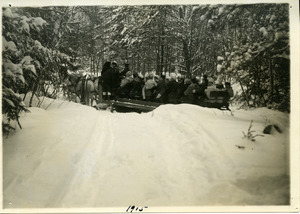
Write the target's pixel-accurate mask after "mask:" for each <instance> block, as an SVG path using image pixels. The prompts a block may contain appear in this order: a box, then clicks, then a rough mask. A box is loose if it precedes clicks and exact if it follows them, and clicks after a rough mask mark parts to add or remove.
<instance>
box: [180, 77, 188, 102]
mask: <svg viewBox="0 0 300 214" xmlns="http://www.w3.org/2000/svg"><path fill="white" fill-rule="evenodd" d="M185 80H187V78H184V77H180V78H178V103H182V98H183V97H184V92H185V90H186V89H187V87H188V86H189V84H186V81H185Z"/></svg>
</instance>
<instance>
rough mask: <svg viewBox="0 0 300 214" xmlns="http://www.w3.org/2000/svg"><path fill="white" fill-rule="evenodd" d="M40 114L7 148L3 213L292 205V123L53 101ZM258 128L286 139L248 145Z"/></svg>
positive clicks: (267, 113)
mask: <svg viewBox="0 0 300 214" xmlns="http://www.w3.org/2000/svg"><path fill="white" fill-rule="evenodd" d="M49 104H51V105H49ZM41 107H42V108H36V107H32V108H30V111H31V113H27V114H26V115H23V116H22V118H21V119H20V121H21V124H22V126H23V129H22V130H18V131H17V132H16V133H15V134H14V135H12V136H10V137H8V138H7V139H4V142H3V174H4V175H3V176H4V177H3V192H4V207H5V208H20V207H21V208H33V207H35V208H47V207H49V208H56V207H59V208H60V207H74V208H76V207H128V206H129V205H132V204H135V205H140V206H148V207H151V206H169V207H170V206H202V205H206V206H212V205H287V204H288V203H289V154H288V151H289V116H288V115H287V114H284V113H280V112H275V111H271V110H268V109H256V110H248V111H245V110H236V111H235V112H234V115H231V114H230V113H229V112H228V111H220V110H216V109H208V108H202V107H199V106H193V105H188V104H181V105H164V106H160V107H159V108H157V109H156V110H154V111H153V112H149V113H144V114H137V113H126V114H124V113H111V112H109V111H97V110H96V109H93V108H91V107H87V106H83V105H80V104H76V103H72V102H68V101H61V100H55V101H54V102H52V101H51V100H49V99H47V100H45V102H44V103H43V104H42V105H41ZM43 108H44V109H45V108H47V110H44V109H43ZM251 120H253V124H252V128H251V130H253V131H255V132H254V135H255V134H263V133H262V131H263V129H264V127H265V126H266V125H267V124H276V125H277V126H278V127H279V128H280V129H281V131H282V132H281V133H279V132H277V131H276V130H275V131H273V133H272V134H271V135H264V136H263V137H262V136H257V137H255V141H251V140H249V139H246V138H243V136H244V134H243V133H242V131H244V132H245V134H247V132H248V128H249V125H250V122H251ZM124 211H125V210H124Z"/></svg>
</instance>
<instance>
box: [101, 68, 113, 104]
mask: <svg viewBox="0 0 300 214" xmlns="http://www.w3.org/2000/svg"><path fill="white" fill-rule="evenodd" d="M101 77H102V83H103V84H102V85H103V86H102V87H103V98H104V99H105V100H109V99H111V95H112V91H113V69H112V67H111V62H105V63H104V65H103V68H102V71H101Z"/></svg>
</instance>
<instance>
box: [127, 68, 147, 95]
mask: <svg viewBox="0 0 300 214" xmlns="http://www.w3.org/2000/svg"><path fill="white" fill-rule="evenodd" d="M133 77H134V79H133V82H132V88H131V90H130V92H129V98H130V99H136V100H140V99H141V98H142V90H143V87H144V85H145V82H144V76H143V75H142V74H141V73H136V72H135V73H134V74H133Z"/></svg>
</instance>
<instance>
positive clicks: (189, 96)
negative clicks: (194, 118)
mask: <svg viewBox="0 0 300 214" xmlns="http://www.w3.org/2000/svg"><path fill="white" fill-rule="evenodd" d="M199 91H200V87H199V85H198V80H197V79H196V78H195V77H192V79H191V84H190V85H189V86H188V87H187V89H186V90H185V92H184V96H185V97H184V102H186V103H191V104H195V103H196V101H197V97H198V94H199Z"/></svg>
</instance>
